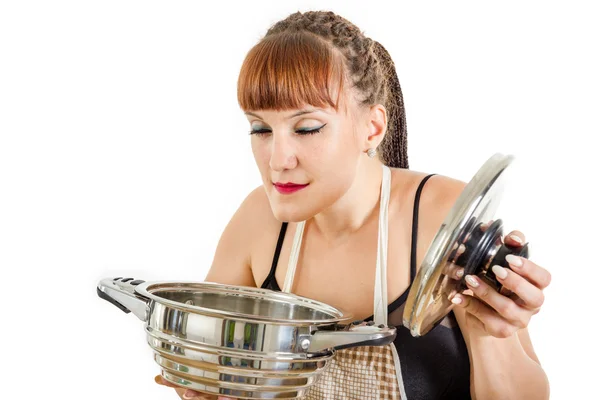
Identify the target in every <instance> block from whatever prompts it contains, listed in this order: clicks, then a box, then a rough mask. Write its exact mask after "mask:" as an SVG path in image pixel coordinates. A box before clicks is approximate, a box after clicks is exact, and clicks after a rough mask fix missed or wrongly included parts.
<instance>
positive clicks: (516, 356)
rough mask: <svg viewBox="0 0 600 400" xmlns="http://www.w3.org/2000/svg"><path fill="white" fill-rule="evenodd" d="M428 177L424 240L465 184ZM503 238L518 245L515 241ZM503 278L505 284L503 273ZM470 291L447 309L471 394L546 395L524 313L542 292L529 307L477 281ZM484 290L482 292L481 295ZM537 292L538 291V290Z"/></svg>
mask: <svg viewBox="0 0 600 400" xmlns="http://www.w3.org/2000/svg"><path fill="white" fill-rule="evenodd" d="M434 179H435V182H437V183H436V184H435V186H434V185H432V188H430V193H429V195H428V198H429V204H428V206H429V208H428V209H429V210H431V212H432V213H433V216H432V218H431V221H433V223H434V225H432V226H430V227H428V232H429V233H428V234H429V235H431V236H430V237H429V238H428V239H430V240H429V241H427V243H430V242H431V240H432V238H433V235H434V234H435V233H436V232H437V230H438V229H439V227H440V225H441V224H442V221H443V220H444V219H445V217H446V215H447V214H448V212H449V211H450V209H451V208H452V206H453V205H454V203H455V202H456V199H457V198H458V196H459V195H460V194H461V192H462V190H463V189H464V187H465V183H463V182H461V181H457V180H453V179H450V178H446V177H434V178H432V181H434ZM511 234H518V235H521V238H522V239H523V242H524V237H522V234H520V233H519V232H511ZM508 236H510V234H509V235H507V237H508ZM506 240H507V241H510V240H511V239H506ZM509 244H510V245H513V246H515V245H518V243H517V242H513V243H509ZM528 268H529V271H530V272H532V274H531V275H532V276H533V275H536V274H537V275H543V273H544V272H547V271H545V270H543V269H542V268H541V267H538V266H535V265H534V264H533V263H531V262H529V261H527V262H526V266H524V267H522V269H523V270H524V271H526V270H527V269H528ZM536 268H538V269H536ZM533 272H535V273H533ZM509 273H510V275H509V277H510V278H509V279H514V282H516V279H522V278H523V277H521V276H520V275H518V274H516V273H514V272H513V271H509ZM521 275H524V277H525V278H527V273H525V274H523V272H521ZM547 279H548V281H547V282H544V283H543V284H541V285H538V286H539V287H540V288H543V287H545V286H547V284H548V283H549V276H548V278H547ZM530 280H531V279H530ZM504 283H506V284H508V283H509V282H508V279H507V281H506V282H504ZM528 284H529V282H528ZM521 286H526V285H521ZM530 286H531V287H532V290H531V291H530V292H529V293H528V294H531V295H532V294H533V293H535V292H534V290H539V289H538V288H534V286H533V285H530ZM507 287H508V286H507ZM473 292H475V296H469V295H462V296H461V298H462V299H463V303H462V304H460V305H459V306H456V307H454V309H453V311H454V314H455V316H456V319H457V322H458V324H459V326H460V329H461V332H462V334H463V337H464V339H465V343H466V345H467V349H468V352H469V358H470V361H471V396H472V398H473V399H479V400H482V399H483V400H488V399H511V400H517V399H528V400H529V399H548V398H549V384H548V379H547V377H546V374H545V372H544V370H543V369H542V367H541V365H540V363H539V360H538V358H537V356H536V354H535V351H534V350H533V345H532V343H531V340H530V338H529V334H528V331H527V324H528V322H529V318H530V317H531V315H533V314H535V313H536V312H537V310H539V307H541V303H542V302H543V296H542V297H541V300H539V299H538V300H539V301H540V303H539V305H538V304H536V306H537V307H533V308H532V309H531V310H530V309H526V308H522V309H517V308H518V307H520V306H517V305H516V303H514V302H513V301H512V300H510V299H509V298H507V297H505V296H501V295H500V294H496V293H495V292H493V291H492V290H491V288H489V290H486V288H485V287H484V286H483V285H481V286H480V288H479V289H475V290H473ZM484 292H487V294H486V295H484ZM515 292H516V290H515ZM539 292H540V293H539V294H540V295H541V290H539ZM531 297H534V296H533V295H532V296H531ZM502 301H504V303H503V302H502ZM509 303H510V304H509ZM502 306H506V307H505V308H506V309H507V310H509V311H507V312H498V310H496V309H494V307H496V308H498V309H499V310H500V311H504V310H503V309H502ZM509 306H510V307H509ZM510 315H518V316H520V317H522V318H521V319H520V321H518V322H516V321H517V319H516V318H514V319H512V318H509V316H510ZM519 325H520V326H519Z"/></svg>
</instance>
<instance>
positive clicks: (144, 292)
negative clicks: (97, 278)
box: [135, 281, 353, 326]
mask: <svg viewBox="0 0 600 400" xmlns="http://www.w3.org/2000/svg"><path fill="white" fill-rule="evenodd" d="M166 290H170V291H177V290H181V291H183V290H192V291H194V290H197V291H201V292H208V293H216V294H229V295H238V296H246V297H250V298H255V299H264V300H267V301H274V302H281V303H286V304H290V303H291V304H293V305H297V306H301V307H307V308H311V309H314V310H316V311H319V312H321V313H323V314H326V315H329V316H331V318H327V319H319V320H315V319H287V318H274V317H270V316H268V315H256V314H245V313H239V312H233V311H222V310H215V309H212V308H207V307H201V306H197V305H191V304H185V303H180V302H177V301H173V300H169V299H166V298H164V297H161V296H159V295H157V294H155V293H156V292H159V291H166ZM135 292H136V293H137V294H138V295H140V296H143V297H146V298H148V299H151V300H152V301H154V302H156V303H159V304H162V305H165V306H168V307H172V308H175V309H178V310H181V311H184V312H190V313H194V314H202V315H208V316H212V317H216V318H227V319H234V320H238V321H247V322H257V323H269V324H278V325H301V326H321V325H331V324H346V323H348V322H349V321H350V320H351V319H352V317H353V315H352V314H351V313H347V312H345V311H344V310H341V309H339V308H336V307H333V306H330V305H329V304H326V303H323V302H320V301H316V300H313V299H309V298H306V297H302V296H298V295H295V294H292V293H284V292H276V291H273V290H269V289H262V288H253V287H247V286H236V285H226V284H221V283H213V282H197V281H152V282H144V283H141V284H139V285H137V286H136V287H135Z"/></svg>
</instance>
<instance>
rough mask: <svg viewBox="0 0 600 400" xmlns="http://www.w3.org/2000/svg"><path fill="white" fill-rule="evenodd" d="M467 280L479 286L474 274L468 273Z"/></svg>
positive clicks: (474, 285) (471, 284) (470, 284)
mask: <svg viewBox="0 0 600 400" xmlns="http://www.w3.org/2000/svg"><path fill="white" fill-rule="evenodd" d="M465 280H466V281H467V283H468V284H469V286H473V287H479V282H477V278H475V277H474V276H473V275H467V276H466V278H465Z"/></svg>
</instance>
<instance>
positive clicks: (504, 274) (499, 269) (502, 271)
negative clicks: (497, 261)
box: [492, 265, 508, 279]
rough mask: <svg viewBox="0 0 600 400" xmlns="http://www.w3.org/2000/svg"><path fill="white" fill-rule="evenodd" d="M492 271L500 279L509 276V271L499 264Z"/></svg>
mask: <svg viewBox="0 0 600 400" xmlns="http://www.w3.org/2000/svg"><path fill="white" fill-rule="evenodd" d="M492 271H493V272H494V274H495V275H496V276H497V277H498V278H500V279H505V278H506V277H507V276H508V271H507V270H506V269H505V268H504V267H501V266H499V265H494V266H493V267H492Z"/></svg>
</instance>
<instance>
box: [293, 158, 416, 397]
mask: <svg viewBox="0 0 600 400" xmlns="http://www.w3.org/2000/svg"><path fill="white" fill-rule="evenodd" d="M390 182H391V171H390V169H389V168H388V167H387V166H385V165H384V166H383V179H382V182H381V199H380V204H379V234H378V240H377V264H376V272H375V273H376V275H375V298H374V311H373V320H374V322H375V325H379V324H384V325H386V326H387V322H388V321H387V317H388V314H387V304H388V302H387V244H388V204H389V198H390ZM304 224H305V222H304V221H302V222H300V223H298V226H297V227H296V234H295V236H294V242H293V244H292V250H291V253H290V260H289V264H288V269H287V272H286V277H285V283H284V285H283V290H282V291H283V292H290V290H291V287H292V283H293V281H294V274H295V272H296V265H297V263H298V254H299V252H300V246H301V244H302V234H303V232H304ZM304 399H307V400H317V399H318V400H322V399H327V400H400V399H402V400H406V393H405V391H404V384H403V382H402V373H401V370H400V360H399V358H398V353H397V351H396V347H394V345H393V343H392V344H389V345H387V346H362V347H354V348H350V349H344V350H338V351H337V352H336V356H335V357H334V358H333V359H332V361H331V362H330V365H329V366H328V367H327V369H326V370H325V371H324V372H323V374H322V375H321V377H320V378H319V380H318V382H317V383H316V384H315V385H314V386H312V387H311V388H310V389H309V390H308V392H307V394H306V396H305V397H304Z"/></svg>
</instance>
